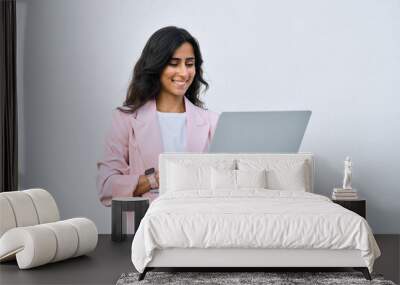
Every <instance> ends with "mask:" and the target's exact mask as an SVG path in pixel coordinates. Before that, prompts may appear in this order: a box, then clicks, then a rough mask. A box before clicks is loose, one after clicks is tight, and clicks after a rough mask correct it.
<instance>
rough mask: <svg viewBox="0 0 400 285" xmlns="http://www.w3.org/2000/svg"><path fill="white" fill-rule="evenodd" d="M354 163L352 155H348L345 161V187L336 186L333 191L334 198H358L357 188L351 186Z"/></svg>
mask: <svg viewBox="0 0 400 285" xmlns="http://www.w3.org/2000/svg"><path fill="white" fill-rule="evenodd" d="M352 168H353V163H352V161H351V158H350V156H347V157H346V160H345V161H344V175H343V187H342V188H334V189H333V193H332V199H334V200H358V193H357V190H356V189H353V187H351V183H352V172H353V170H352Z"/></svg>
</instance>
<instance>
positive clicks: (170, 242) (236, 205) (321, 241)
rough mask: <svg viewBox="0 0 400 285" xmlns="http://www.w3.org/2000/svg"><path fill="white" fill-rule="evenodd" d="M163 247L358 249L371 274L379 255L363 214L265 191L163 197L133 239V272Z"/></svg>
mask: <svg viewBox="0 0 400 285" xmlns="http://www.w3.org/2000/svg"><path fill="white" fill-rule="evenodd" d="M165 248H274V249H279V248H290V249H295V248H301V249H358V250H360V251H361V256H362V258H363V259H364V260H365V264H366V266H367V267H368V269H369V270H370V272H372V267H373V263H374V260H375V259H376V258H377V257H379V255H380V251H379V248H378V246H377V244H376V241H375V239H374V237H373V235H372V231H371V229H370V227H369V225H368V223H367V222H366V221H365V219H363V218H362V217H360V216H359V215H357V214H355V213H353V212H351V211H349V210H347V209H344V208H342V207H341V206H339V205H337V204H335V203H333V202H332V201H330V200H329V199H328V198H327V197H324V196H321V195H317V194H312V193H307V192H299V191H278V190H265V189H241V190H240V191H229V190H226V191H223V190H222V191H221V190H219V191H218V192H207V191H201V192H199V191H184V192H179V193H177V192H170V193H165V194H164V195H161V196H160V197H159V198H158V199H156V200H155V201H154V202H153V203H152V204H151V206H150V208H149V210H148V211H147V213H146V215H145V217H144V218H143V220H142V222H141V223H140V226H139V228H138V230H137V233H136V235H135V237H134V240H133V243H132V262H133V264H134V266H135V268H136V269H137V270H138V271H139V272H143V270H144V268H145V267H146V265H147V264H148V263H149V262H150V261H151V260H152V258H153V252H154V250H155V249H165Z"/></svg>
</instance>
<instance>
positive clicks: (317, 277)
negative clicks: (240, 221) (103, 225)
mask: <svg viewBox="0 0 400 285" xmlns="http://www.w3.org/2000/svg"><path fill="white" fill-rule="evenodd" d="M138 276H139V273H127V274H126V273H124V274H122V275H121V277H120V278H119V279H118V281H117V285H136V284H138V285H139V284H140V285H144V284H157V285H163V284H172V285H177V284H179V285H184V284H213V285H217V284H222V285H233V284H238V285H239V284H240V285H243V284H252V285H253V284H267V285H278V284H279V285H292V284H293V285H298V284H318V285H319V284H329V285H336V284H337V285H347V284H349V285H350V284H352V285H353V284H356V285H358V284H368V285H370V284H379V285H395V283H393V282H392V281H389V280H384V279H383V277H382V276H381V275H374V274H372V278H373V280H372V281H368V280H366V279H365V278H364V276H363V275H362V273H360V272H152V271H150V272H148V273H147V274H146V277H145V279H144V280H142V281H138Z"/></svg>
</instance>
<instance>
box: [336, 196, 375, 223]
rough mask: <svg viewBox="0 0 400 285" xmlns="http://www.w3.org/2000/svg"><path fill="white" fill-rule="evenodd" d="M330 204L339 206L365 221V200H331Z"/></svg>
mask: <svg viewBox="0 0 400 285" xmlns="http://www.w3.org/2000/svg"><path fill="white" fill-rule="evenodd" d="M332 202H334V203H336V204H339V205H340V206H342V207H344V208H346V209H348V210H350V211H353V212H354V213H356V214H359V215H360V216H361V217H363V218H364V219H366V204H367V202H366V200H365V199H356V200H332Z"/></svg>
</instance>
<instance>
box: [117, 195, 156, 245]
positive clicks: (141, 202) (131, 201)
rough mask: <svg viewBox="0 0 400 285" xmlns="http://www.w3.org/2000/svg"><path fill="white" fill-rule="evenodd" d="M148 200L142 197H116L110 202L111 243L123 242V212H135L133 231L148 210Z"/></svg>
mask: <svg viewBox="0 0 400 285" xmlns="http://www.w3.org/2000/svg"><path fill="white" fill-rule="evenodd" d="M149 204H150V201H149V198H144V197H116V198H113V199H112V202H111V208H112V209H111V223H112V225H111V239H112V240H113V241H123V240H124V239H125V238H126V234H124V233H123V224H122V223H123V219H122V215H123V214H124V212H135V231H136V230H137V228H138V227H139V224H140V221H141V220H142V219H143V217H144V215H145V214H146V211H147V209H148V208H149Z"/></svg>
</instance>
